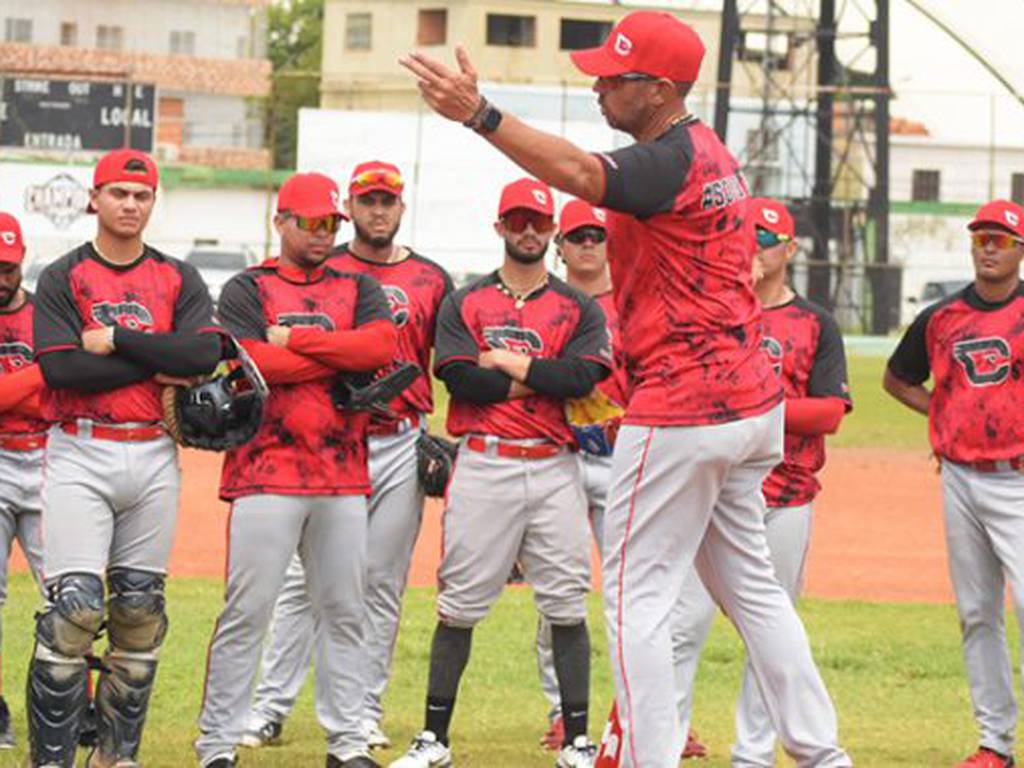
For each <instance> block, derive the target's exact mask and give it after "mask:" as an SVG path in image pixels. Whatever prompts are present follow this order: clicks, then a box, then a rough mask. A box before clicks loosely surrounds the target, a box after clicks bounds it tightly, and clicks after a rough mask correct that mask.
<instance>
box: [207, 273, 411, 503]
mask: <svg viewBox="0 0 1024 768" xmlns="http://www.w3.org/2000/svg"><path fill="white" fill-rule="evenodd" d="M217 312H218V315H219V317H220V320H221V322H222V323H223V324H224V327H225V328H226V329H227V330H228V331H229V332H230V333H232V334H233V335H234V336H235V337H236V338H238V339H239V340H240V341H242V342H245V341H246V340H256V341H266V330H267V328H268V327H269V326H271V325H281V326H289V327H292V328H312V329H317V330H319V331H323V332H330V331H344V330H350V329H353V328H358V327H360V326H363V325H367V324H369V323H372V322H375V321H379V320H385V321H387V322H391V313H390V311H389V309H388V303H387V299H386V298H385V297H384V292H383V291H382V290H381V288H380V285H378V283H377V281H376V280H374V279H373V278H372V277H369V276H367V275H359V274H355V273H351V272H338V271H336V270H334V269H331V268H330V267H323V268H321V269H319V270H317V271H316V272H313V273H311V274H310V275H309V276H308V280H300V279H299V278H297V277H296V276H294V275H292V274H291V273H288V274H286V273H284V272H283V271H282V270H280V269H279V268H278V262H277V261H276V260H273V259H271V260H268V261H266V262H264V263H263V264H261V265H259V266H256V267H252V268H250V269H247V270H246V271H245V272H242V273H241V274H238V275H236V276H235V277H233V278H232V279H231V280H230V281H229V282H228V283H227V284H226V285H225V286H224V289H223V291H222V292H221V295H220V301H219V303H218V307H217ZM334 378H335V376H334V375H333V374H332V375H329V376H325V377H323V378H318V379H314V380H313V381H305V382H301V383H295V384H274V385H272V386H271V387H270V396H269V398H268V399H267V403H266V405H265V410H264V417H263V424H262V426H261V427H260V430H259V432H257V434H256V437H255V438H253V440H252V441H251V442H249V443H246V444H245V445H243V446H241V447H240V448H236V449H235V450H232V451H228V453H227V455H226V456H225V459H224V470H223V473H222V476H221V487H220V494H221V497H222V498H224V499H235V498H238V497H240V496H249V495H253V494H285V495H354V494H367V493H369V492H370V479H369V476H368V473H367V467H366V427H367V421H368V419H367V417H366V415H365V414H356V413H353V412H350V411H342V410H338V409H337V408H335V406H334V403H333V401H332V399H331V386H332V384H333V383H334Z"/></svg>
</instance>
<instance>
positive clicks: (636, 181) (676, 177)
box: [597, 127, 693, 218]
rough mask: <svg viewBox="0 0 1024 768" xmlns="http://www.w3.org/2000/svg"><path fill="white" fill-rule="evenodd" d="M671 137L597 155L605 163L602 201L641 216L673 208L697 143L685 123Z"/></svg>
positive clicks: (614, 208)
mask: <svg viewBox="0 0 1024 768" xmlns="http://www.w3.org/2000/svg"><path fill="white" fill-rule="evenodd" d="M677 131H678V133H676V132H673V133H672V134H671V135H670V137H666V138H662V139H659V140H657V141H649V142H642V143H640V144H633V145H632V146H629V147H623V148H622V149H616V150H614V151H612V152H603V153H600V154H598V155H597V157H598V159H599V160H600V161H601V162H602V164H603V165H604V176H605V187H604V198H603V199H602V200H601V205H602V206H604V207H605V208H610V209H611V210H613V211H622V212H623V213H630V214H633V215H634V216H639V217H640V218H646V217H648V216H653V215H654V214H656V213H663V212H665V211H667V210H670V209H671V208H672V204H673V203H674V202H675V198H676V195H677V194H679V190H680V189H681V188H682V186H683V184H684V183H685V182H686V177H687V175H688V174H689V172H690V163H691V162H692V158H693V144H692V143H691V141H690V137H689V132H688V131H687V130H686V129H685V127H680V128H678V129H677Z"/></svg>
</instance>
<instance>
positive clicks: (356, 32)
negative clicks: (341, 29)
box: [345, 13, 373, 51]
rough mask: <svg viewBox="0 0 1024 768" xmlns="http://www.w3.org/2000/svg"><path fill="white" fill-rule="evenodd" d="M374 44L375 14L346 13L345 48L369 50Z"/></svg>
mask: <svg viewBox="0 0 1024 768" xmlns="http://www.w3.org/2000/svg"><path fill="white" fill-rule="evenodd" d="M372 46H373V14H370V13H346V14H345V48H346V49H347V50H350V51H368V50H370V48H371V47H372Z"/></svg>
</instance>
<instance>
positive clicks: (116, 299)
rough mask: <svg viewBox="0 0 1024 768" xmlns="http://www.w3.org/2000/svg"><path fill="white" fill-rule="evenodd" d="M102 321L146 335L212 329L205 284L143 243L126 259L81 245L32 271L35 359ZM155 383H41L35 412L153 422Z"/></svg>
mask: <svg viewBox="0 0 1024 768" xmlns="http://www.w3.org/2000/svg"><path fill="white" fill-rule="evenodd" d="M102 326H121V327H122V328H130V329H131V330H134V331H143V332H148V333H175V332H177V333H199V332H202V331H219V327H218V326H217V325H216V322H215V321H214V319H213V302H212V301H211V300H210V293H209V291H208V290H207V287H206V283H204V282H203V279H202V277H200V276H199V272H198V271H197V270H196V268H195V267H193V266H192V265H191V264H186V263H185V262H183V261H179V260H178V259H174V258H171V257H170V256H167V255H166V254H163V253H161V252H160V251H158V250H156V249H155V248H151V247H149V246H148V245H147V246H145V248H144V250H143V252H142V256H140V257H139V258H138V259H136V260H135V261H133V262H132V263H131V264H126V265H123V266H122V265H117V264H111V263H110V262H108V261H106V260H105V259H103V257H102V256H100V255H99V254H98V253H97V252H96V249H95V248H93V246H92V244H91V243H85V244H83V245H81V246H79V247H78V248H76V249H75V250H73V251H71V252H69V253H67V254H65V255H64V256H62V257H61V258H59V259H58V260H57V261H55V262H54V263H53V264H51V265H50V266H48V267H47V268H46V269H45V270H43V273H42V274H41V275H40V277H39V284H38V286H37V293H36V312H35V333H34V340H35V353H36V357H39V356H40V355H44V354H46V353H47V352H56V351H58V350H61V349H77V348H80V347H81V341H82V332H83V331H87V330H91V329H93V328H100V327H102ZM162 389H163V387H162V386H161V385H160V384H157V383H156V382H155V381H153V380H152V379H148V380H146V381H140V382H138V383H135V384H129V385H128V386H126V387H118V388H116V389H111V390H108V391H106V392H95V393H89V392H78V391H75V390H71V389H59V390H51V389H48V388H45V389H43V394H42V409H43V415H44V417H45V418H47V419H49V420H51V421H65V420H68V419H76V418H84V419H92V420H94V421H100V422H108V423H124V422H132V421H160V420H161V419H162V418H163V408H162V407H161V405H160V393H161V391H162Z"/></svg>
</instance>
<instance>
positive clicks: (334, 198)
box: [331, 189, 339, 208]
mask: <svg viewBox="0 0 1024 768" xmlns="http://www.w3.org/2000/svg"><path fill="white" fill-rule="evenodd" d="M338 199H339V198H338V190H336V189H332V190H331V205H333V206H334V207H335V208H337V207H338Z"/></svg>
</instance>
